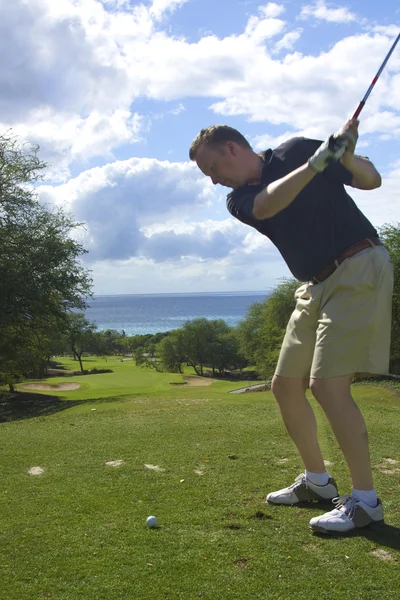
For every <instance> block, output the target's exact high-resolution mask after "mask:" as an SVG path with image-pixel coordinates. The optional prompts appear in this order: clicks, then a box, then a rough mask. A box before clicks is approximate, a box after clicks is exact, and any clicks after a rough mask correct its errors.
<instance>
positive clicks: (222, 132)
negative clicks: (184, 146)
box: [189, 125, 251, 160]
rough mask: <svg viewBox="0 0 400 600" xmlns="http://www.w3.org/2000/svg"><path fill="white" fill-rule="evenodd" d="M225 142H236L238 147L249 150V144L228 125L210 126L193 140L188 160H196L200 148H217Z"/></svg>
mask: <svg viewBox="0 0 400 600" xmlns="http://www.w3.org/2000/svg"><path fill="white" fill-rule="evenodd" d="M226 142H236V143H237V144H238V145H239V146H242V147H243V148H248V149H250V150H251V146H250V144H249V142H248V141H247V140H246V138H245V137H244V136H243V135H242V134H241V133H240V131H238V130H237V129H234V128H233V127H229V125H211V126H210V127H207V128H206V129H202V130H201V131H200V133H198V134H197V136H196V137H195V139H194V140H193V143H192V145H191V146H190V150H189V157H190V160H196V153H197V151H198V149H199V148H200V146H203V145H207V146H213V147H214V148H218V147H221V146H223V145H224V144H225V143H226Z"/></svg>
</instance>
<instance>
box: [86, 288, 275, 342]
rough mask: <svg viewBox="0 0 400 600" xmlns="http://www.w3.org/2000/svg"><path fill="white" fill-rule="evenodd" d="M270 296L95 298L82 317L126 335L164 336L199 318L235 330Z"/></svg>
mask: <svg viewBox="0 0 400 600" xmlns="http://www.w3.org/2000/svg"><path fill="white" fill-rule="evenodd" d="M270 294H271V290H268V291H260V290H257V291H250V290H249V291H239V292H165V293H153V294H98V295H94V296H93V299H90V300H88V307H87V308H86V309H85V315H86V317H87V318H88V319H89V321H92V322H94V323H95V324H96V326H97V328H98V329H99V330H103V331H104V330H107V329H112V330H116V331H124V332H125V333H126V334H127V335H136V334H141V335H143V334H148V333H151V334H154V333H160V332H166V331H170V330H173V329H178V328H180V327H182V326H183V325H184V324H185V323H186V322H187V321H192V320H194V319H199V318H206V319H208V320H223V321H225V322H226V323H227V324H228V325H229V326H231V327H234V326H236V325H237V324H238V323H239V322H240V321H242V320H243V319H245V318H246V315H247V313H248V310H249V309H250V307H251V305H252V304H255V303H257V302H261V301H263V300H264V299H265V298H267V297H268V296H270Z"/></svg>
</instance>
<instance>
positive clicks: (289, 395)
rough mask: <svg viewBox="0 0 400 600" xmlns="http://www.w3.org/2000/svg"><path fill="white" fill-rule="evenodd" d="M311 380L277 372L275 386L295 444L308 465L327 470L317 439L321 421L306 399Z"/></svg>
mask: <svg viewBox="0 0 400 600" xmlns="http://www.w3.org/2000/svg"><path fill="white" fill-rule="evenodd" d="M308 383H309V382H308V379H291V378H288V377H280V376H278V375H275V376H274V378H273V380H272V385H271V389H272V392H273V394H274V396H275V398H276V400H277V402H278V405H279V408H280V411H281V415H282V418H283V422H284V423H285V426H286V429H287V431H288V433H289V435H290V437H291V438H292V440H293V442H294V443H295V445H296V447H297V449H298V451H299V453H300V456H301V458H302V460H303V463H304V466H305V468H306V469H307V470H308V471H310V472H312V473H325V470H326V469H325V465H324V460H323V458H322V453H321V449H320V447H319V444H318V438H317V422H316V419H315V415H314V412H313V410H312V408H311V406H310V404H309V402H308V400H307V398H306V394H305V392H306V390H307V388H308Z"/></svg>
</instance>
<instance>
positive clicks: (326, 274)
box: [311, 237, 383, 283]
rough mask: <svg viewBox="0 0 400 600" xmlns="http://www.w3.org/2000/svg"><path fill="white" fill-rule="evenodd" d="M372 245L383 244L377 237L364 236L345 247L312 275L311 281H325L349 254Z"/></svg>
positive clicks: (352, 254)
mask: <svg viewBox="0 0 400 600" xmlns="http://www.w3.org/2000/svg"><path fill="white" fill-rule="evenodd" d="M374 246H383V243H382V242H381V240H380V239H379V238H378V237H371V238H366V239H365V240H361V242H358V243H357V244H354V246H350V248H347V250H345V251H344V252H342V253H341V254H339V256H338V257H337V259H336V260H334V261H333V263H331V264H330V265H328V266H327V267H326V268H325V269H323V270H322V271H321V272H320V273H318V275H316V276H315V277H312V279H311V281H312V282H313V283H321V282H322V281H325V279H327V278H328V277H329V275H332V273H333V272H334V271H336V269H337V268H338V266H339V265H340V264H341V263H342V262H343V261H344V260H346V258H350V257H351V256H354V255H355V254H358V252H361V251H362V250H365V249H366V248H370V247H374Z"/></svg>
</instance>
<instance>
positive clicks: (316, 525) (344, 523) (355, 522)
mask: <svg viewBox="0 0 400 600" xmlns="http://www.w3.org/2000/svg"><path fill="white" fill-rule="evenodd" d="M332 502H333V504H334V505H335V508H334V509H333V510H331V511H330V512H327V513H325V514H323V515H320V516H319V517H314V518H313V519H311V521H310V528H311V529H312V530H313V531H316V532H319V533H345V532H347V531H352V530H353V529H356V528H360V527H368V526H369V525H372V524H375V525H383V523H384V521H383V507H382V502H381V501H380V500H379V498H378V504H377V505H376V506H375V507H373V508H372V507H371V506H368V504H365V502H362V501H361V500H359V499H358V498H356V497H355V496H352V495H351V494H348V495H346V496H340V497H338V498H334V500H332Z"/></svg>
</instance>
